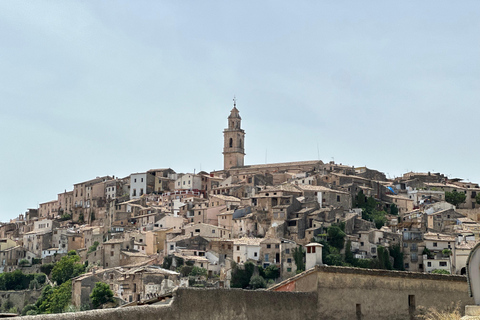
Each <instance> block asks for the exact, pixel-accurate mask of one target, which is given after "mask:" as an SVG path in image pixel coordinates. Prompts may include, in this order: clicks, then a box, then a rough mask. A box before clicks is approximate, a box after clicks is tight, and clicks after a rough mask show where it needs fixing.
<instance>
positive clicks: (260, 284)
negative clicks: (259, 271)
mask: <svg viewBox="0 0 480 320" xmlns="http://www.w3.org/2000/svg"><path fill="white" fill-rule="evenodd" d="M250 287H251V288H252V289H254V290H256V289H260V288H266V287H267V283H266V281H265V279H263V278H262V277H261V276H253V277H252V279H251V280H250Z"/></svg>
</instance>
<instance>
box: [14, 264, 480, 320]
mask: <svg viewBox="0 0 480 320" xmlns="http://www.w3.org/2000/svg"><path fill="white" fill-rule="evenodd" d="M274 290H277V291H274ZM279 291H284V292H279ZM457 302H458V304H459V306H460V308H461V309H460V310H462V311H463V310H464V306H465V305H467V304H473V299H472V298H470V297H469V296H468V288H467V282H466V278H465V277H462V276H443V275H432V274H422V273H413V272H399V271H384V270H369V269H357V268H345V267H326V266H322V267H318V266H317V267H315V268H313V269H310V270H308V271H306V272H304V273H302V274H299V275H297V276H295V277H292V278H290V279H288V280H286V281H284V282H282V283H280V284H278V285H277V286H275V287H273V288H272V291H263V290H262V291H260V290H258V291H248V290H239V289H231V290H227V289H192V288H179V289H177V290H176V291H175V292H174V295H173V301H172V302H171V304H170V305H166V306H138V307H126V308H117V309H107V310H94V311H85V312H78V313H75V315H74V319H75V320H97V319H98V320H100V319H101V320H110V319H111V320H114V319H122V320H167V319H168V320H177V319H178V320H180V319H181V320H194V319H205V320H206V319H212V320H232V319H241V320H243V319H245V320H250V319H251V320H253V319H255V320H257V319H261V320H283V319H285V320H287V319H288V320H309V319H317V320H318V319H321V320H335V319H346V320H349V319H353V320H358V319H364V320H366V319H368V320H376V319H382V320H383V319H389V320H396V319H402V320H403V319H411V318H412V317H413V315H414V314H415V313H417V312H418V309H420V307H426V308H428V307H434V308H436V309H438V310H442V309H445V308H447V307H450V306H451V305H452V303H457ZM72 318H73V314H71V313H67V314H60V315H39V316H31V317H23V318H21V319H23V320H27V319H32V320H33V319H35V320H42V319H52V320H53V319H55V320H66V319H72Z"/></svg>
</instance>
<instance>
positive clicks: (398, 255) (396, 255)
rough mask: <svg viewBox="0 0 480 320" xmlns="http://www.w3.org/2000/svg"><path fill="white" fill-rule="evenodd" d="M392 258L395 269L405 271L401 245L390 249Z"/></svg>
mask: <svg viewBox="0 0 480 320" xmlns="http://www.w3.org/2000/svg"><path fill="white" fill-rule="evenodd" d="M388 251H389V252H390V256H391V257H392V258H393V269H395V270H400V271H403V270H405V269H404V266H403V252H402V250H401V249H400V245H398V244H397V245H394V246H391V247H390V250H388Z"/></svg>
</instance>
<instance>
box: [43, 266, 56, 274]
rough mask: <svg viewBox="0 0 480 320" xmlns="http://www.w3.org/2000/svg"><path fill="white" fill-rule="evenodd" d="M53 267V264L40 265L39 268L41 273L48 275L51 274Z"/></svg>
mask: <svg viewBox="0 0 480 320" xmlns="http://www.w3.org/2000/svg"><path fill="white" fill-rule="evenodd" d="M53 267H55V264H54V263H46V264H42V265H41V266H40V271H42V272H43V273H45V274H46V275H50V273H51V272H52V270H53Z"/></svg>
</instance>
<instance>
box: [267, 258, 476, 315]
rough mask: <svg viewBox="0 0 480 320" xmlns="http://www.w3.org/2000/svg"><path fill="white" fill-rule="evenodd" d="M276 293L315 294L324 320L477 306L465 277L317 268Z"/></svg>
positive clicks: (276, 288) (299, 276) (279, 287)
mask: <svg viewBox="0 0 480 320" xmlns="http://www.w3.org/2000/svg"><path fill="white" fill-rule="evenodd" d="M273 290H276V291H291V292H292V291H297V292H312V291H313V292H317V294H318V313H319V314H321V315H322V316H323V318H322V319H332V320H334V319H379V320H380V319H391V320H394V319H410V316H412V315H413V314H415V313H417V312H418V311H419V309H420V307H423V308H430V307H434V308H436V309H437V310H442V309H445V308H447V307H451V306H452V304H455V303H458V304H459V306H460V310H462V312H463V310H464V309H465V308H464V307H465V305H467V304H473V299H472V298H470V297H469V296H468V287H467V280H466V277H463V276H448V275H433V274H424V273H413V272H401V271H386V270H370V269H358V268H346V267H330V266H321V267H320V266H317V267H316V268H314V269H310V270H309V271H307V272H305V273H303V274H300V275H297V276H296V277H293V278H291V279H290V280H286V281H284V282H282V283H280V284H278V285H277V286H276V287H274V288H273Z"/></svg>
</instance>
